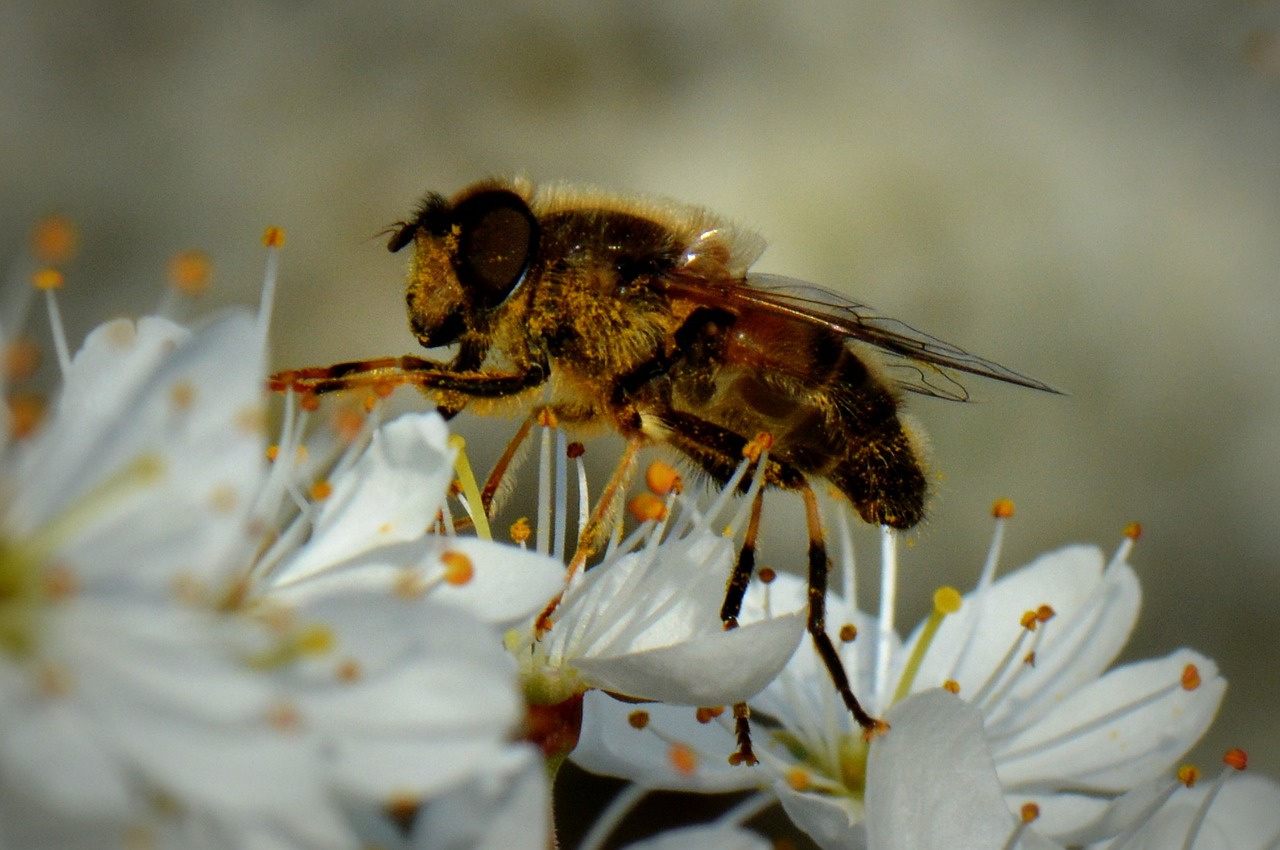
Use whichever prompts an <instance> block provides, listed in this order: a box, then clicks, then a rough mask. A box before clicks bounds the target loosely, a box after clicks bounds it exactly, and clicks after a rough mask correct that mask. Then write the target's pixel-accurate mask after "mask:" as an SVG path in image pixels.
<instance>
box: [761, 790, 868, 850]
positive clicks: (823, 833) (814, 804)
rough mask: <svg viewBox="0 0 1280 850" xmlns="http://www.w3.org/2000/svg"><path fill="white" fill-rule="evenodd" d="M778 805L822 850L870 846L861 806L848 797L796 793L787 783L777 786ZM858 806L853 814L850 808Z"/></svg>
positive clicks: (848, 849)
mask: <svg viewBox="0 0 1280 850" xmlns="http://www.w3.org/2000/svg"><path fill="white" fill-rule="evenodd" d="M775 793H777V795H778V802H780V803H781V804H782V808H783V810H784V811H786V813H787V817H789V818H791V822H792V823H794V824H795V825H796V826H798V827H799V828H800V829H802V830H804V832H805V834H806V835H808V836H809V837H810V838H812V839H813V840H814V842H815V843H816V844H817V845H818V846H819V847H822V848H823V850H861V848H865V847H866V846H867V827H866V824H865V823H864V822H863V821H862V819H861V816H860V813H861V811H862V808H863V807H862V806H861V805H859V804H856V803H855V801H853V800H851V799H849V798H847V797H828V796H825V795H822V794H814V793H810V792H805V791H796V790H795V789H793V788H791V787H790V786H789V785H787V784H786V783H785V782H778V783H777V785H776V786H775ZM855 805H856V806H857V811H855V812H851V811H850V808H849V807H850V806H855Z"/></svg>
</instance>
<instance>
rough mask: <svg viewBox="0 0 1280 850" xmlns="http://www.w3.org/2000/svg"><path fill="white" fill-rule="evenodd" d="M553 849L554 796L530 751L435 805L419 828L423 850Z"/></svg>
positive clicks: (514, 754)
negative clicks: (550, 847)
mask: <svg viewBox="0 0 1280 850" xmlns="http://www.w3.org/2000/svg"><path fill="white" fill-rule="evenodd" d="M553 843H554V841H553V839H552V829H551V794H550V788H549V787H548V783H547V774H546V768H545V767H544V766H543V764H542V759H541V758H539V757H538V756H537V755H536V753H535V752H534V751H533V750H532V749H531V748H528V747H522V748H520V749H515V750H512V751H510V752H509V753H508V755H507V758H506V762H505V763H504V764H503V765H501V766H500V767H498V768H496V769H495V770H493V771H492V772H491V773H490V774H489V775H488V776H484V777H480V778H477V779H475V780H473V781H471V782H469V783H467V784H466V785H464V786H462V787H460V788H458V789H457V790H455V791H453V792H451V793H449V794H448V795H446V796H444V797H442V798H441V799H439V800H435V801H433V802H432V803H431V804H430V805H428V806H427V808H426V810H425V811H424V812H423V813H422V815H421V816H420V818H419V821H418V823H416V824H415V825H414V836H413V846H414V847H415V848H420V850H521V848H526V850H543V848H545V847H548V846H551V845H552V844H553Z"/></svg>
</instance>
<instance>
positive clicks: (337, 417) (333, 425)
mask: <svg viewBox="0 0 1280 850" xmlns="http://www.w3.org/2000/svg"><path fill="white" fill-rule="evenodd" d="M364 421H365V420H364V416H363V415H362V414H361V412H360V411H358V410H356V409H355V408H353V407H348V406H345V405H344V406H343V407H340V408H338V409H337V410H334V411H333V415H332V416H330V417H329V428H330V429H331V430H332V431H333V433H334V434H336V435H337V436H338V439H339V440H341V441H342V444H343V445H347V446H349V445H351V443H353V442H354V441H355V439H356V437H358V436H360V432H361V431H362V430H363V429H364Z"/></svg>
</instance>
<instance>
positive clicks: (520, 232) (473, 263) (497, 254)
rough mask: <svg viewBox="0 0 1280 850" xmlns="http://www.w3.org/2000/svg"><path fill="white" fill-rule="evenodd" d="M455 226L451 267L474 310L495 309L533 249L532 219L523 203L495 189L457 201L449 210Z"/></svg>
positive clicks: (526, 264)
mask: <svg viewBox="0 0 1280 850" xmlns="http://www.w3.org/2000/svg"><path fill="white" fill-rule="evenodd" d="M453 219H454V222H455V223H456V224H457V226H458V254H457V256H456V257H455V258H454V261H453V264H454V269H455V270H456V271H457V273H458V282H459V283H461V284H462V286H463V288H464V289H466V290H467V292H468V293H470V295H471V297H472V298H473V299H475V302H476V304H477V306H480V307H496V306H497V305H499V304H501V303H502V302H503V301H505V300H506V299H507V296H508V295H510V294H511V291H512V290H513V289H515V287H516V284H518V283H519V282H520V279H521V278H523V277H524V273H525V272H526V271H527V270H528V268H529V264H530V262H531V261H532V260H533V254H534V251H535V250H536V249H537V246H538V221H537V219H535V218H534V217H533V213H532V212H531V211H530V210H529V207H528V205H527V204H525V202H524V199H523V198H521V197H520V196H519V195H517V194H516V193H514V192H508V191H506V190H505V189H495V190H491V191H485V192H480V193H479V194H475V195H472V196H471V197H469V198H467V199H465V200H463V201H462V202H461V203H459V204H458V205H457V206H456V207H455V208H454V210H453Z"/></svg>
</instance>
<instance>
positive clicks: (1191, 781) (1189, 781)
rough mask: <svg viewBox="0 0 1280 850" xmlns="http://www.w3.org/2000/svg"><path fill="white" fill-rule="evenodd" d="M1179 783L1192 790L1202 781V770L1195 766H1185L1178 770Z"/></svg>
mask: <svg viewBox="0 0 1280 850" xmlns="http://www.w3.org/2000/svg"><path fill="white" fill-rule="evenodd" d="M1178 781H1179V782H1181V783H1182V784H1183V785H1185V786H1187V787H1188V788H1190V787H1191V786H1193V785H1195V784H1196V783H1197V782H1198V781H1200V768H1198V767H1196V766H1195V765H1194V764H1184V765H1182V767H1180V768H1178Z"/></svg>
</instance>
